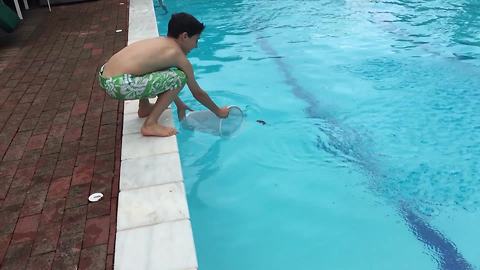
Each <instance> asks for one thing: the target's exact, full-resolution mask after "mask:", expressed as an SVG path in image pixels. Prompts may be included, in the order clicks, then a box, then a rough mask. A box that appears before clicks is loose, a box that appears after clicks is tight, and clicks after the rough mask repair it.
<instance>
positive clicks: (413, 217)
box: [257, 37, 473, 270]
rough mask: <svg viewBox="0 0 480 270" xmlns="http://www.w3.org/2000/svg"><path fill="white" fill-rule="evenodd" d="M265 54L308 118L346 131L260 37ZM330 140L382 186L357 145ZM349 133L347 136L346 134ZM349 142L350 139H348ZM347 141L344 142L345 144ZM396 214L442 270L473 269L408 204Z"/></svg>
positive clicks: (332, 149) (336, 151)
mask: <svg viewBox="0 0 480 270" xmlns="http://www.w3.org/2000/svg"><path fill="white" fill-rule="evenodd" d="M257 41H258V43H259V44H260V47H261V48H262V50H263V51H264V52H265V53H266V54H267V55H268V56H270V57H272V59H273V60H274V62H275V64H276V65H277V68H278V69H279V70H280V71H281V73H282V74H283V76H284V78H285V83H286V84H287V85H289V86H290V87H291V89H292V93H293V94H294V95H295V96H296V97H297V98H299V99H301V100H303V101H304V102H305V103H306V104H307V105H308V106H307V109H306V113H307V115H308V117H311V118H317V119H320V120H322V121H326V122H327V123H328V124H329V125H330V126H332V127H335V129H336V130H339V129H340V130H344V131H345V129H344V128H342V127H341V125H340V124H339V123H338V122H337V121H336V120H335V119H334V118H333V117H332V116H331V115H330V114H329V113H328V112H326V111H322V110H321V108H320V102H319V101H318V100H317V99H316V98H315V96H314V95H312V94H311V93H310V92H309V91H307V90H305V89H304V88H303V87H302V86H301V85H300V84H299V83H298V81H297V80H296V79H295V77H294V76H293V75H292V73H291V72H290V68H289V67H288V65H287V64H286V63H285V62H284V61H283V58H282V57H280V56H279V54H278V53H277V52H276V51H275V49H273V48H272V46H271V45H270V44H269V43H268V40H267V39H266V38H262V37H257ZM319 128H320V129H321V131H322V132H324V133H325V134H326V135H327V136H328V137H329V140H330V141H329V142H327V144H328V145H323V149H325V150H327V151H328V152H329V153H332V154H334V155H336V156H338V155H339V154H342V155H343V158H346V159H347V160H348V161H350V162H353V163H355V164H356V165H358V166H360V167H361V168H362V169H363V170H364V171H365V173H367V174H368V175H370V176H371V177H372V182H374V183H373V184H376V185H378V184H381V181H380V180H381V179H382V178H384V177H386V176H381V174H379V173H378V171H377V170H376V169H375V168H376V165H375V164H374V163H373V162H372V161H371V160H370V159H368V158H367V157H368V156H366V155H364V154H362V151H359V150H358V147H357V148H355V143H353V142H349V141H345V138H337V136H338V133H335V134H332V132H331V131H330V129H328V128H321V127H319ZM345 133H347V132H346V131H345ZM346 137H347V139H348V136H346ZM342 139H343V141H342ZM394 206H395V208H396V211H397V212H398V213H399V214H400V215H401V216H402V218H403V219H404V220H405V222H406V223H407V225H408V227H409V229H410V230H411V231H412V233H413V234H414V235H415V236H416V237H417V239H418V240H419V241H421V242H422V243H424V244H425V245H426V246H427V247H428V248H429V249H430V250H432V251H434V252H435V254H437V256H438V258H434V259H435V260H436V261H437V262H438V264H439V268H440V269H442V270H471V269H473V267H472V266H471V265H470V264H469V263H468V262H467V261H466V260H465V258H463V256H462V254H461V253H460V252H459V251H458V250H457V248H456V246H455V244H454V243H452V242H451V241H450V240H449V239H447V238H446V237H445V236H444V235H443V234H442V233H440V232H439V231H438V230H437V229H434V228H433V226H431V225H430V224H428V222H427V221H425V220H424V219H422V218H421V217H420V216H418V215H417V214H416V213H414V211H413V210H412V209H411V208H410V207H409V206H408V205H407V203H405V202H401V201H397V202H396V203H394Z"/></svg>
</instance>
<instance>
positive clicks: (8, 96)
mask: <svg viewBox="0 0 480 270" xmlns="http://www.w3.org/2000/svg"><path fill="white" fill-rule="evenodd" d="M122 2H124V3H122ZM35 14H36V15H35ZM39 14H40V15H39ZM29 15H31V16H34V17H36V18H37V22H36V24H35V26H31V25H30V26H29V25H28V23H27V22H28V20H29ZM38 18H40V19H38ZM127 26H128V3H127V1H125V0H99V1H92V2H84V3H77V4H73V5H63V6H54V7H53V12H52V13H48V10H47V9H44V8H42V9H37V10H32V11H29V12H27V13H26V14H25V22H23V23H22V25H20V27H19V28H18V29H17V31H20V32H22V31H23V33H28V37H27V38H25V39H22V44H21V45H19V47H18V50H17V52H16V55H15V57H14V58H10V60H9V61H8V64H5V61H3V62H2V63H3V65H1V66H0V67H1V68H2V70H0V71H1V73H0V157H1V162H0V269H1V270H6V269H15V270H19V269H36V270H43V269H62V270H65V269H112V268H113V254H114V246H115V245H114V244H115V232H116V213H117V196H118V181H119V172H120V150H121V149H120V147H121V136H122V121H123V103H121V102H117V101H116V100H112V99H110V98H108V97H107V98H106V97H105V94H104V92H103V91H102V90H100V88H99V86H98V82H97V80H96V73H97V70H98V68H99V66H100V65H101V64H103V63H104V62H105V61H106V60H107V59H108V58H109V57H110V56H111V55H112V54H114V53H115V52H116V51H118V50H119V49H121V48H123V47H124V46H125V45H126V43H127ZM26 28H28V29H26ZM117 29H122V30H123V31H122V32H119V33H117V32H116V31H115V30H117ZM11 51H12V50H9V52H11ZM2 53H3V52H2V50H0V55H1V54H2ZM94 192H102V193H103V194H104V195H105V197H104V198H103V200H101V201H99V202H96V203H89V202H88V196H89V194H91V193H94Z"/></svg>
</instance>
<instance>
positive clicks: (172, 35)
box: [99, 13, 228, 137]
mask: <svg viewBox="0 0 480 270" xmlns="http://www.w3.org/2000/svg"><path fill="white" fill-rule="evenodd" d="M204 28H205V26H204V25H203V23H201V22H199V21H198V20H197V19H196V18H195V17H193V16H192V15H190V14H187V13H177V14H173V15H172V17H171V18H170V21H169V22H168V34H167V37H158V38H153V39H147V40H142V41H139V42H135V43H133V44H131V45H129V46H127V47H125V48H123V49H122V50H120V51H119V52H117V53H116V54H115V55H113V56H112V57H111V58H110V60H108V61H107V63H105V65H104V66H103V67H102V68H101V69H100V72H99V81H100V86H101V87H102V88H103V89H105V91H106V93H107V94H108V95H109V96H111V97H113V98H116V99H139V108H138V116H139V117H140V118H143V117H146V119H145V122H144V123H143V126H142V128H141V130H140V131H141V133H142V134H143V135H144V136H161V137H167V136H171V135H175V134H176V130H175V129H174V128H171V127H166V126H162V125H160V124H158V123H157V121H158V118H159V117H160V115H161V114H162V113H163V111H164V110H165V109H166V108H167V107H168V105H169V104H170V103H171V102H172V100H173V101H174V102H175V105H176V106H177V112H178V118H179V119H180V120H182V119H183V118H184V117H185V111H186V110H190V108H188V107H187V105H185V103H183V102H182V101H181V100H180V98H178V93H179V92H180V90H181V89H182V88H183V86H184V85H185V82H186V83H187V85H188V88H189V89H190V91H191V92H192V94H193V96H194V97H195V99H197V100H198V101H199V102H200V103H201V104H203V105H204V106H205V107H207V108H208V109H209V110H210V111H212V112H213V113H214V114H215V115H217V116H218V117H221V118H225V117H227V116H228V108H227V107H223V108H219V107H218V106H217V105H216V104H215V102H213V101H212V99H211V98H210V97H209V96H208V94H207V93H206V92H205V91H203V90H202V89H201V88H200V86H199V85H198V83H197V81H196V80H195V77H194V75H193V69H192V65H191V64H190V62H189V61H188V59H187V57H186V56H187V54H188V53H189V52H190V51H191V50H192V49H193V48H196V47H197V42H198V39H199V38H200V34H201V33H202V31H203V29H204ZM154 96H158V99H157V102H156V103H155V104H150V102H149V101H148V98H149V97H154Z"/></svg>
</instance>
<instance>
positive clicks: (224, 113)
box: [216, 107, 230, 118]
mask: <svg viewBox="0 0 480 270" xmlns="http://www.w3.org/2000/svg"><path fill="white" fill-rule="evenodd" d="M229 112H230V111H229V110H228V107H223V108H218V111H217V113H216V115H217V116H218V117H220V118H227V116H228V113H229Z"/></svg>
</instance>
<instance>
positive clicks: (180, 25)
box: [167, 12, 205, 38]
mask: <svg viewBox="0 0 480 270" xmlns="http://www.w3.org/2000/svg"><path fill="white" fill-rule="evenodd" d="M204 28H205V25H204V24H203V23H201V22H199V21H198V20H197V19H196V18H195V17H193V16H192V15H190V14H188V13H185V12H180V13H175V14H172V17H171V18H170V21H169V22H168V33H167V36H169V37H172V38H178V36H179V35H180V34H181V33H183V32H187V34H188V37H192V36H194V35H196V34H201V33H202V31H203V29H204Z"/></svg>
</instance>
